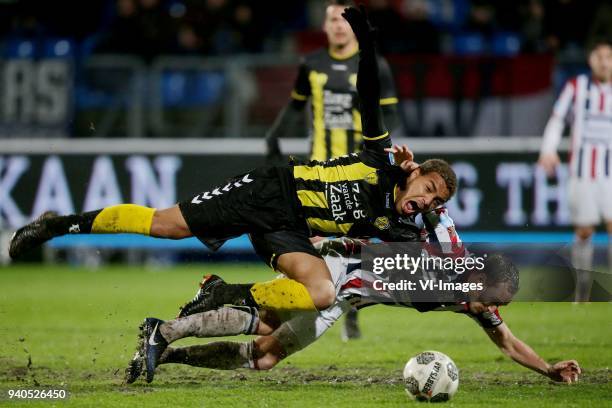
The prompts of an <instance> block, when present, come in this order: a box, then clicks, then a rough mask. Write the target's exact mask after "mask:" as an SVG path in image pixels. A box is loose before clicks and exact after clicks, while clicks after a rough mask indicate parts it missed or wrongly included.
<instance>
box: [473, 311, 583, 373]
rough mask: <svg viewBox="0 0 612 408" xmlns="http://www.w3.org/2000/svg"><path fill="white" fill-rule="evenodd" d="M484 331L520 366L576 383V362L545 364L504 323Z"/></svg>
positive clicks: (577, 368)
mask: <svg viewBox="0 0 612 408" xmlns="http://www.w3.org/2000/svg"><path fill="white" fill-rule="evenodd" d="M484 330H485V332H486V333H487V335H488V336H489V338H490V339H491V340H492V341H493V343H495V344H496V345H497V347H499V349H500V350H501V351H502V352H503V353H504V354H505V355H507V356H508V357H510V358H511V359H512V360H514V361H516V362H517V363H519V364H520V365H522V366H525V367H527V368H530V369H532V370H533V371H536V372H538V373H540V374H542V375H545V376H546V377H548V378H550V379H551V380H554V381H559V382H565V383H568V384H571V383H574V382H576V381H578V376H579V375H580V374H581V370H580V366H579V365H578V362H577V361H576V360H568V361H560V362H558V363H556V364H549V363H547V362H546V361H544V359H542V357H540V356H539V355H538V354H537V353H536V352H535V351H534V350H533V349H532V348H531V347H529V345H527V344H525V343H524V342H523V341H521V340H520V339H518V338H517V337H515V336H514V334H512V332H511V331H510V329H509V328H508V326H507V325H506V324H505V323H502V324H501V325H499V326H497V327H494V328H487V329H484Z"/></svg>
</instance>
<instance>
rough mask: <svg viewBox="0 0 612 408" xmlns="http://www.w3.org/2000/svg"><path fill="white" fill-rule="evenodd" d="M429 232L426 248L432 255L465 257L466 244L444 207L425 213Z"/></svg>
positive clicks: (424, 220) (424, 218) (424, 221)
mask: <svg viewBox="0 0 612 408" xmlns="http://www.w3.org/2000/svg"><path fill="white" fill-rule="evenodd" d="M423 223H424V225H425V230H426V232H427V237H426V249H427V252H428V253H429V255H431V256H440V257H463V256H466V251H465V246H464V245H463V242H462V241H461V238H460V237H459V234H458V233H457V230H456V229H455V222H454V221H453V219H452V218H451V217H450V216H449V215H448V210H447V209H446V208H444V207H441V208H436V209H435V210H434V211H430V212H429V213H427V214H424V215H423Z"/></svg>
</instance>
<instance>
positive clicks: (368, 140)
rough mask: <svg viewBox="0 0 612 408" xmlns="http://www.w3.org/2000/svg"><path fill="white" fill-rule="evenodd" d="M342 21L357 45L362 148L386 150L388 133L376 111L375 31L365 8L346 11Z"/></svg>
mask: <svg viewBox="0 0 612 408" xmlns="http://www.w3.org/2000/svg"><path fill="white" fill-rule="evenodd" d="M342 17H344V18H345V19H346V21H348V23H349V24H350V25H351V28H352V29H353V32H354V33H355V36H356V37H357V41H358V42H359V50H360V53H359V72H358V74H357V93H358V95H359V101H360V111H361V122H362V129H363V135H364V141H365V147H366V148H368V147H369V145H371V144H373V143H372V142H374V144H384V145H383V147H388V145H389V141H388V137H386V136H388V132H387V129H386V128H385V126H384V124H383V118H382V112H381V110H380V80H379V75H378V61H377V58H376V50H375V48H376V47H375V42H376V38H375V37H376V36H375V30H374V29H373V28H372V26H371V25H370V22H369V21H368V17H367V15H366V12H365V8H364V7H363V6H361V8H360V9H356V8H354V7H349V8H347V9H345V10H344V13H342Z"/></svg>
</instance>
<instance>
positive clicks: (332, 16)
mask: <svg viewBox="0 0 612 408" xmlns="http://www.w3.org/2000/svg"><path fill="white" fill-rule="evenodd" d="M343 12H344V7H343V6H333V5H332V6H328V7H327V9H326V10H325V22H324V23H323V31H325V34H327V41H328V42H329V45H330V47H331V48H342V47H345V46H347V45H348V44H349V43H351V42H353V41H357V40H356V38H355V34H354V33H353V29H352V28H351V26H350V25H349V23H348V22H347V21H346V20H345V19H344V17H342V13H343Z"/></svg>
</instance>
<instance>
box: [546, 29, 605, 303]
mask: <svg viewBox="0 0 612 408" xmlns="http://www.w3.org/2000/svg"><path fill="white" fill-rule="evenodd" d="M588 58H589V66H590V68H591V74H582V75H578V76H577V77H575V78H572V79H570V80H569V81H568V82H567V83H566V84H565V87H564V88H563V91H562V92H561V95H560V96H559V98H558V99H557V102H556V103H555V106H554V109H553V113H552V116H551V117H550V119H549V121H548V123H547V125H546V128H545V130H544V139H543V141H542V148H541V150H540V158H539V160H538V164H540V165H541V166H542V167H543V168H544V170H545V171H546V172H547V173H548V174H549V175H552V174H554V172H555V168H556V167H557V165H558V164H559V163H560V160H559V155H558V154H557V147H558V145H559V142H560V141H561V135H562V133H563V128H564V127H565V123H564V120H565V119H566V118H569V119H570V120H571V135H572V136H571V138H572V140H571V147H570V148H571V150H570V160H569V172H570V177H569V191H568V193H569V197H568V198H569V205H570V212H571V219H572V224H573V225H574V234H575V237H574V245H573V247H572V264H573V265H574V268H575V269H576V271H577V284H576V294H575V300H576V301H577V302H586V301H588V300H589V297H590V293H591V286H592V284H593V277H592V270H593V243H592V241H591V239H592V236H593V232H594V231H595V227H596V226H597V225H598V224H600V223H601V221H602V219H603V221H604V223H605V225H606V229H607V231H608V241H609V242H608V264H609V267H610V268H612V204H611V203H612V167H611V166H612V157H610V156H611V152H610V150H611V149H612V40H610V39H599V40H596V41H595V42H593V43H592V44H591V46H590V47H589V57H588Z"/></svg>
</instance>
